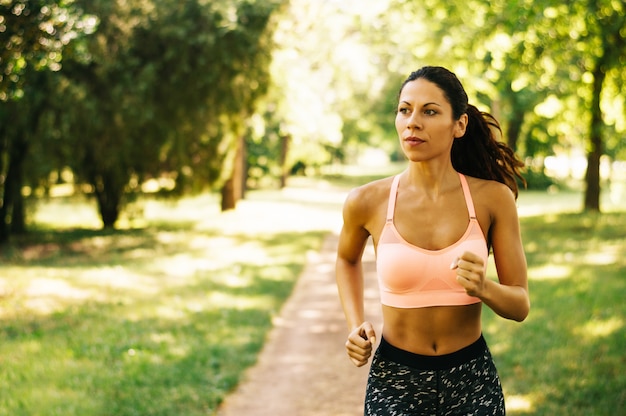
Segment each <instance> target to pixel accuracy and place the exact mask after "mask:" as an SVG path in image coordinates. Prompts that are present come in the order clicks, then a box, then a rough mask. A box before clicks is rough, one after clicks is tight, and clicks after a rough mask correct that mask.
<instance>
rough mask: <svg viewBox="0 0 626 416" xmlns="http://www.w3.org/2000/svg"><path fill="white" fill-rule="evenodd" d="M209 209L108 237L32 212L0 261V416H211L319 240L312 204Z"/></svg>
mask: <svg viewBox="0 0 626 416" xmlns="http://www.w3.org/2000/svg"><path fill="white" fill-rule="evenodd" d="M251 199H252V200H254V197H252V198H251ZM74 205H75V206H76V211H78V212H82V213H83V214H84V213H86V212H88V211H89V210H88V207H87V206H85V204H84V202H82V201H78V203H76V202H75V203H74ZM218 207H219V204H218V201H217V199H216V198H214V197H211V196H208V197H207V196H204V197H200V198H195V199H189V200H185V201H181V202H180V203H162V202H156V201H146V202H145V203H144V205H143V211H144V216H145V217H147V220H144V221H146V223H147V225H146V226H144V227H141V228H128V229H126V230H122V231H118V232H108V231H98V230H95V229H88V228H74V227H75V226H80V225H81V224H89V221H90V217H89V215H83V214H81V215H76V216H74V215H73V209H72V207H71V206H70V205H68V204H67V201H65V200H54V201H49V203H47V204H45V205H43V206H42V207H41V209H40V210H39V211H40V212H39V213H38V214H37V217H36V218H37V219H38V220H39V222H38V223H37V227H36V229H35V230H34V231H33V232H31V233H30V234H29V235H28V236H26V237H25V238H22V239H19V240H16V241H15V242H14V244H13V245H12V246H11V247H9V248H6V247H5V248H4V251H3V252H2V253H1V254H0V415H2V416H4V415H7V416H8V415H10V416H19V415H29V416H32V415H42V416H43V415H45V416H52V415H63V416H71V415H80V416H83V415H90V416H91V415H93V416H97V415H116V416H124V415H128V416H130V415H164V416H165V415H168V416H170V415H189V416H193V415H207V414H212V412H213V411H214V410H215V408H216V407H217V405H218V403H220V402H221V401H222V400H223V397H224V395H225V394H226V393H227V392H228V391H230V390H232V389H233V388H234V386H235V385H236V383H237V382H238V380H239V378H240V376H241V374H242V371H243V370H244V369H245V368H247V367H249V366H250V365H251V364H253V363H254V362H255V360H256V357H257V353H258V352H259V350H260V348H261V347H262V345H263V343H264V340H265V336H266V334H267V331H268V330H269V328H270V327H271V325H272V319H273V317H274V316H276V315H277V313H278V312H279V310H280V308H281V306H282V304H283V302H284V300H285V299H286V298H287V296H288V295H289V294H290V293H291V290H292V287H293V285H294V283H295V281H296V278H297V276H298V275H299V273H300V271H301V269H302V267H303V265H304V263H305V260H306V256H307V253H308V252H309V251H311V250H313V251H315V250H317V249H319V247H320V244H321V241H322V239H323V236H324V235H325V233H327V232H328V231H329V230H328V229H324V228H323V227H321V226H320V225H319V222H320V221H321V220H320V218H323V217H324V212H325V211H327V209H326V208H324V206H322V207H317V206H316V205H315V204H314V203H311V202H309V203H307V206H302V207H300V208H299V209H298V206H297V204H296V203H294V202H290V200H289V198H284V200H283V201H282V202H278V203H270V202H269V201H265V200H263V198H260V199H257V200H256V201H254V202H250V203H248V202H245V203H242V204H241V206H240V209H239V210H237V212H236V213H235V212H233V213H226V214H220V213H219V212H217V209H218ZM314 211H316V212H314ZM301 216H303V217H304V218H301ZM73 218H77V220H76V221H78V223H72V219H73ZM59 219H60V222H63V223H64V226H65V227H69V228H62V229H54V228H53V226H54V224H55V221H59ZM47 220H49V221H50V222H46V221H47ZM324 221H326V220H324Z"/></svg>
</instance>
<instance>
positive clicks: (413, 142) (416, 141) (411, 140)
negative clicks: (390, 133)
mask: <svg viewBox="0 0 626 416" xmlns="http://www.w3.org/2000/svg"><path fill="white" fill-rule="evenodd" d="M404 141H405V142H407V143H408V144H410V145H414V146H416V145H418V144H421V143H424V142H425V140H422V139H420V138H419V137H415V136H411V137H407V138H405V139H404Z"/></svg>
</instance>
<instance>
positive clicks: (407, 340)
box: [382, 303, 482, 356]
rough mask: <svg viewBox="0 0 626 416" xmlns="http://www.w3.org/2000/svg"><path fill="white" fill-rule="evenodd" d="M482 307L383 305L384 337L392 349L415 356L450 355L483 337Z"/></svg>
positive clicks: (479, 304) (477, 304)
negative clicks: (398, 306) (402, 306)
mask: <svg viewBox="0 0 626 416" xmlns="http://www.w3.org/2000/svg"><path fill="white" fill-rule="evenodd" d="M481 305H482V304H481V303H474V304H471V305H463V306H434V307H428V308H395V307H391V306H386V305H383V307H382V311H383V322H384V326H383V337H384V338H385V340H386V341H387V342H389V343H390V344H391V345H393V346H395V347H397V348H400V349H403V350H405V351H409V352H412V353H415V354H421V355H433V356H435V355H444V354H450V353H453V352H455V351H458V350H460V349H462V348H464V347H466V346H468V345H470V344H472V343H473V342H474V341H476V340H477V339H478V338H479V337H480V334H481V320H480V314H481Z"/></svg>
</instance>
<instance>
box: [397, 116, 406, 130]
mask: <svg viewBox="0 0 626 416" xmlns="http://www.w3.org/2000/svg"><path fill="white" fill-rule="evenodd" d="M404 125H405V123H404V121H403V120H402V119H401V118H400V117H397V116H396V130H397V131H398V133H400V132H401V131H402V130H404Z"/></svg>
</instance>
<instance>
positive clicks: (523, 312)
mask: <svg viewBox="0 0 626 416" xmlns="http://www.w3.org/2000/svg"><path fill="white" fill-rule="evenodd" d="M529 313H530V299H529V298H528V293H526V298H525V299H524V303H523V304H522V306H521V307H520V308H519V310H518V311H517V313H516V314H515V316H513V317H511V319H513V320H514V321H517V322H524V321H525V320H526V318H528V314H529Z"/></svg>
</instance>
